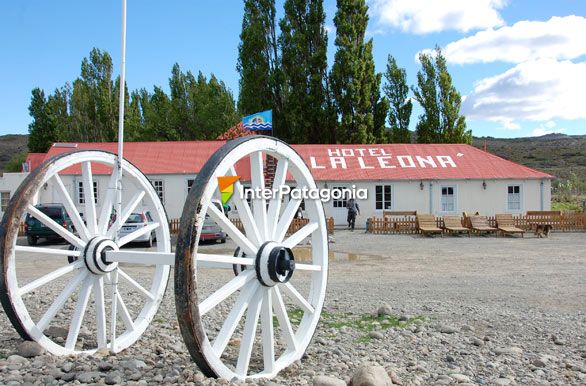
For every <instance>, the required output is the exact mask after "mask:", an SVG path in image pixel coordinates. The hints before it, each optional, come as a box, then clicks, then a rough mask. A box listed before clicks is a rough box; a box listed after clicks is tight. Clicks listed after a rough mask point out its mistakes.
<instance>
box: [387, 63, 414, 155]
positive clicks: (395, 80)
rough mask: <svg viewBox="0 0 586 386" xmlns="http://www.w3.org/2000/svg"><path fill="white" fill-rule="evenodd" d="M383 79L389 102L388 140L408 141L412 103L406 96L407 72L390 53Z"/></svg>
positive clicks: (409, 139)
mask: <svg viewBox="0 0 586 386" xmlns="http://www.w3.org/2000/svg"><path fill="white" fill-rule="evenodd" d="M385 79H386V83H385V85H384V86H383V89H384V92H385V94H386V96H387V98H388V100H389V104H390V108H389V125H390V126H391V133H390V140H391V142H393V143H410V142H411V132H410V131H409V121H410V120H411V111H412V109H413V103H411V100H410V99H409V98H408V95H409V86H408V85H407V72H406V71H405V69H403V68H400V67H399V66H398V65H397V61H396V60H395V58H394V57H393V56H392V55H389V57H388V61H387V71H386V72H385Z"/></svg>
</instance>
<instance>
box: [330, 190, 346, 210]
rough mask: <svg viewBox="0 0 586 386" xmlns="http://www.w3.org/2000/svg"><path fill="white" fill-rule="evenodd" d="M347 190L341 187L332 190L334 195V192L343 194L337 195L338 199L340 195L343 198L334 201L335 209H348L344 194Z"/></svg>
mask: <svg viewBox="0 0 586 386" xmlns="http://www.w3.org/2000/svg"><path fill="white" fill-rule="evenodd" d="M345 189H347V188H344V187H341V186H334V187H333V188H332V194H333V191H334V190H337V191H340V192H341V193H336V197H338V194H340V195H341V198H340V199H338V200H334V208H346V200H347V197H346V195H345V194H343V192H344V190H345Z"/></svg>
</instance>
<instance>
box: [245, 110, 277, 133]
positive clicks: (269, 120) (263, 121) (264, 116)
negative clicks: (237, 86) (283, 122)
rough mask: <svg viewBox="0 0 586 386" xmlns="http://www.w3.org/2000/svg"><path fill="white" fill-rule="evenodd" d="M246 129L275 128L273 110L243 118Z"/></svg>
mask: <svg viewBox="0 0 586 386" xmlns="http://www.w3.org/2000/svg"><path fill="white" fill-rule="evenodd" d="M242 125H244V128H245V129H246V130H254V131H259V130H273V110H267V111H262V112H260V113H256V114H251V115H248V116H246V117H244V118H242Z"/></svg>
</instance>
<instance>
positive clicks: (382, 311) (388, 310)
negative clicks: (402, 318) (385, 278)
mask: <svg viewBox="0 0 586 386" xmlns="http://www.w3.org/2000/svg"><path fill="white" fill-rule="evenodd" d="M376 314H377V315H378V316H385V315H393V308H392V307H391V306H390V305H388V304H383V305H382V306H380V307H379V308H378V310H377V311H376Z"/></svg>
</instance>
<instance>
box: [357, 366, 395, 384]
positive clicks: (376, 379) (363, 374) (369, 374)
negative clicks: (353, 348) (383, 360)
mask: <svg viewBox="0 0 586 386" xmlns="http://www.w3.org/2000/svg"><path fill="white" fill-rule="evenodd" d="M392 384H393V381H392V380H391V378H390V377H389V375H388V374H387V372H386V371H385V369H384V367H382V366H380V365H378V364H375V363H363V364H362V365H360V367H358V369H357V370H356V372H355V373H354V375H353V376H352V379H351V380H350V384H349V386H374V385H376V386H390V385H392Z"/></svg>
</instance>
